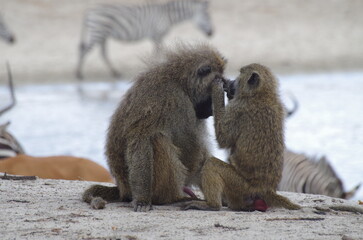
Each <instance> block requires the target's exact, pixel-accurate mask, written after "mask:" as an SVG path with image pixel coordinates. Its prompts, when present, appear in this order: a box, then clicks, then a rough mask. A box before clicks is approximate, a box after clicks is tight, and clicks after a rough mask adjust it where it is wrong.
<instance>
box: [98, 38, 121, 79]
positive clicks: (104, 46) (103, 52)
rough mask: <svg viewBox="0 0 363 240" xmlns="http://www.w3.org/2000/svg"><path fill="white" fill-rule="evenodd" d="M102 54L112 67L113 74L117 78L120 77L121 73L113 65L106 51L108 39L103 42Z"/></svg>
mask: <svg viewBox="0 0 363 240" xmlns="http://www.w3.org/2000/svg"><path fill="white" fill-rule="evenodd" d="M101 54H102V58H103V60H104V61H105V63H106V65H107V67H108V68H109V69H110V71H111V73H112V76H113V77H115V78H119V77H120V76H121V75H120V73H119V72H118V71H116V69H115V68H114V67H113V66H112V64H111V61H110V59H109V58H108V55H107V51H106V41H103V42H102V43H101Z"/></svg>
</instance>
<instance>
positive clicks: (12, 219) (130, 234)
mask: <svg viewBox="0 0 363 240" xmlns="http://www.w3.org/2000/svg"><path fill="white" fill-rule="evenodd" d="M0 176H1V174H0ZM91 184H94V183H92V182H82V181H65V180H43V179H37V180H1V179H0V209H1V214H0V236H1V239H2V240H7V239H37V240H40V239H209V240H213V239H216V240H217V239H290V240H294V239H299V240H300V239H315V240H316V239H331V240H334V239H363V224H362V223H363V214H361V213H352V212H345V211H335V210H329V211H328V212H324V211H320V210H316V209H315V208H314V207H316V206H319V207H322V208H324V209H326V208H327V206H342V205H345V206H355V207H357V208H359V209H360V211H361V212H362V213H363V206H359V205H358V202H357V201H345V200H341V199H334V198H329V197H325V196H319V195H305V194H297V193H281V194H283V195H284V196H287V197H288V198H290V199H291V200H292V201H293V202H295V203H298V204H300V205H302V206H303V209H301V210H297V211H288V210H285V209H279V208H275V209H269V210H268V211H267V212H264V213H263V212H257V211H255V212H233V211H230V210H228V209H226V208H224V209H222V210H221V211H219V212H204V211H196V210H189V211H181V210H180V209H179V208H178V207H175V206H154V210H153V211H151V212H147V213H138V212H133V210H132V208H131V207H130V205H129V204H127V203H110V204H108V205H107V206H106V208H105V209H103V210H93V209H91V208H90V207H89V205H87V204H86V203H84V202H82V201H81V193H82V192H83V191H84V189H85V188H87V187H88V186H90V185H91Z"/></svg>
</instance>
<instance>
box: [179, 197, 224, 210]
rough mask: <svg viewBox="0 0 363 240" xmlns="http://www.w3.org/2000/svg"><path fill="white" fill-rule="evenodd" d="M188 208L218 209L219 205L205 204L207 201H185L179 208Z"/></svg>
mask: <svg viewBox="0 0 363 240" xmlns="http://www.w3.org/2000/svg"><path fill="white" fill-rule="evenodd" d="M189 209H194V210H203V211H219V210H220V209H221V207H220V206H215V207H212V206H209V205H208V204H207V202H205V201H195V200H192V201H189V202H186V203H184V204H183V205H182V207H181V210H184V211H185V210H189Z"/></svg>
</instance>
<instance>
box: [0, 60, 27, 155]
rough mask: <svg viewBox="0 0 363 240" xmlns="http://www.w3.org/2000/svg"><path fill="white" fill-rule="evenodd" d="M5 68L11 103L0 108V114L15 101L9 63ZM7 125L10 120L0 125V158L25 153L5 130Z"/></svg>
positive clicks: (12, 105)
mask: <svg viewBox="0 0 363 240" xmlns="http://www.w3.org/2000/svg"><path fill="white" fill-rule="evenodd" d="M7 69H8V79H9V89H10V94H11V103H10V104H9V105H8V106H5V107H4V108H2V109H1V110H0V116H1V115H2V114H4V113H5V112H6V111H8V110H10V109H11V108H12V107H14V105H15V103H16V99H15V94H14V86H13V81H12V76H11V71H10V67H9V65H7ZM9 125H10V122H7V123H5V124H2V125H0V159H1V158H8V157H13V156H15V155H17V154H24V153H25V152H24V149H23V147H22V146H21V145H20V143H19V142H18V141H17V140H16V138H15V137H14V136H13V135H12V134H10V133H9V132H8V131H7V130H6V129H7V127H8V126H9Z"/></svg>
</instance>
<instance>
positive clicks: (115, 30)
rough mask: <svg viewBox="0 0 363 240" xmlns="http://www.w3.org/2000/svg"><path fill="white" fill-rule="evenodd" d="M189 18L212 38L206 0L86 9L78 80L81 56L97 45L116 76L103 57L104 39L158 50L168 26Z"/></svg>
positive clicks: (180, 0) (79, 65)
mask: <svg viewBox="0 0 363 240" xmlns="http://www.w3.org/2000/svg"><path fill="white" fill-rule="evenodd" d="M191 19H193V20H194V22H195V24H196V25H197V26H198V27H199V28H200V29H201V30H202V31H203V32H204V33H205V34H207V35H208V36H210V35H212V25H211V22H210V17H209V14H208V3H207V2H206V1H198V0H177V1H172V2H167V3H163V4H146V5H143V6H124V5H99V6H98V7H96V8H94V9H90V10H89V11H87V12H86V14H85V17H84V23H83V29H82V37H81V43H80V49H79V62H78V66H77V72H76V74H77V77H78V78H79V79H82V66H83V61H84V57H85V56H86V54H87V53H88V52H89V51H90V50H91V49H92V48H93V47H94V46H95V45H100V47H101V53H102V57H103V59H104V61H105V62H106V64H107V66H108V67H109V69H110V70H111V72H112V73H113V75H114V76H118V75H119V74H118V72H117V71H116V70H115V69H114V68H113V67H112V65H111V63H110V61H109V59H108V57H107V53H106V40H107V38H110V37H111V38H114V39H116V40H120V41H130V42H133V41H138V40H142V39H150V40H152V41H153V42H154V44H155V46H156V49H159V48H160V47H161V44H162V39H163V37H164V36H165V35H166V34H167V33H168V31H169V30H170V28H171V27H172V26H174V25H176V24H178V23H180V22H182V21H185V20H191Z"/></svg>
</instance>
